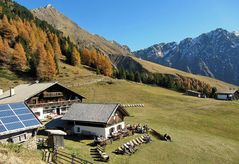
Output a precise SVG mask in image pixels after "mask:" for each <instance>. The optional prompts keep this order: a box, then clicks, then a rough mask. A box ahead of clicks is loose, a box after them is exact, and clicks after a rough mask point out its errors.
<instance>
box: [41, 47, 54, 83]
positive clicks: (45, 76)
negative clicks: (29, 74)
mask: <svg viewBox="0 0 239 164" xmlns="http://www.w3.org/2000/svg"><path fill="white" fill-rule="evenodd" d="M36 54H37V57H38V65H37V77H38V78H39V79H40V80H51V79H52V78H53V77H54V76H55V75H56V65H55V63H54V59H53V56H52V55H51V54H50V53H49V52H47V51H46V50H45V47H44V45H43V44H41V43H39V44H38V46H37V52H36Z"/></svg>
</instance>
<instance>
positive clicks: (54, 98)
mask: <svg viewBox="0 0 239 164" xmlns="http://www.w3.org/2000/svg"><path fill="white" fill-rule="evenodd" d="M83 99H84V97H83V96H81V95H79V94H77V93H75V92H74V91H72V90H70V89H67V88H66V87H64V86H63V85H61V84H59V83H57V82H55V83H38V82H36V83H33V84H21V85H18V86H16V87H15V88H10V89H9V90H8V91H6V92H4V93H3V94H2V95H0V104H1V103H14V102H20V101H23V102H25V103H26V104H27V105H28V106H29V107H30V109H31V110H32V111H33V112H34V113H35V115H36V116H37V117H38V118H39V119H40V120H43V119H45V118H47V117H54V116H57V115H63V114H65V113H66V112H67V110H68V108H69V107H70V106H71V105H72V104H73V103H81V102H82V100H83Z"/></svg>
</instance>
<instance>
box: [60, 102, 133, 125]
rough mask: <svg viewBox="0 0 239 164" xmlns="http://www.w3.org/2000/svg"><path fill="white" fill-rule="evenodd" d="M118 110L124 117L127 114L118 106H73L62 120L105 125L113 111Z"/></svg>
mask: <svg viewBox="0 0 239 164" xmlns="http://www.w3.org/2000/svg"><path fill="white" fill-rule="evenodd" d="M117 109H119V110H121V111H122V113H124V115H125V116H129V113H128V112H127V111H126V110H125V109H124V108H123V107H121V106H120V105H119V104H83V103H76V104H73V105H72V106H71V107H70V109H69V110H68V112H67V113H66V114H65V115H64V116H63V117H62V120H68V121H80V122H93V123H103V124H106V123H107V122H108V120H109V119H110V117H111V116H112V115H114V113H115V111H116V110H117Z"/></svg>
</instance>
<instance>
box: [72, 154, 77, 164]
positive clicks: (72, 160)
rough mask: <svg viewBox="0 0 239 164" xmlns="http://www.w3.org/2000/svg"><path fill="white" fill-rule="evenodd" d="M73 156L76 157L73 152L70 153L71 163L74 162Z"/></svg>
mask: <svg viewBox="0 0 239 164" xmlns="http://www.w3.org/2000/svg"><path fill="white" fill-rule="evenodd" d="M75 157H76V156H75V154H72V155H71V158H72V159H71V163H72V164H74V161H75V159H74V158H75Z"/></svg>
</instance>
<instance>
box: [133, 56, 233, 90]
mask: <svg viewBox="0 0 239 164" xmlns="http://www.w3.org/2000/svg"><path fill="white" fill-rule="evenodd" d="M134 60H135V61H137V62H138V63H139V64H140V65H142V68H143V69H146V70H148V71H149V72H152V73H162V74H171V75H175V76H177V75H181V76H184V77H190V78H195V79H197V80H200V81H203V82H205V83H207V84H209V85H211V86H213V87H217V89H219V90H227V89H230V88H231V89H232V88H238V86H236V85H233V84H229V83H226V82H223V81H220V80H217V79H214V78H210V77H207V76H201V75H194V74H191V73H188V72H184V71H181V70H178V69H174V68H170V67H167V66H163V65H160V64H156V63H152V62H149V61H146V60H142V59H138V58H134Z"/></svg>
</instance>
